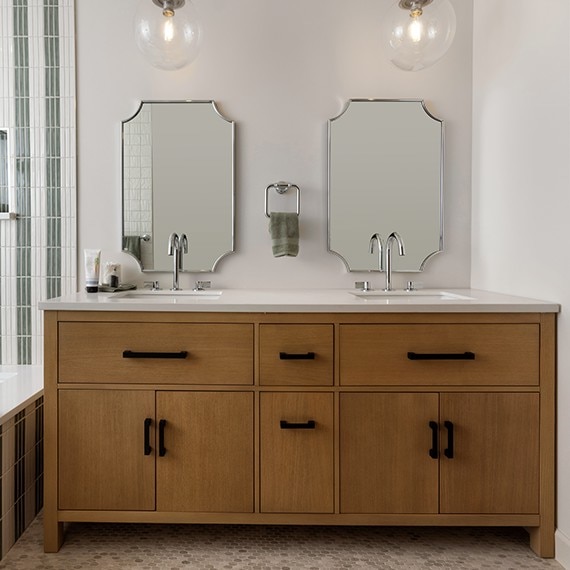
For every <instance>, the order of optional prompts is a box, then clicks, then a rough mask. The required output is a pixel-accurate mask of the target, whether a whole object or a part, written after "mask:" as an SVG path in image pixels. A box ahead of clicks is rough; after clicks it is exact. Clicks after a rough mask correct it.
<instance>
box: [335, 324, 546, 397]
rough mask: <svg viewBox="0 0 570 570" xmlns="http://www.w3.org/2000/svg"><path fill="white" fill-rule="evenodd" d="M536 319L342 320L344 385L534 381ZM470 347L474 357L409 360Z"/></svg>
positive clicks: (521, 383)
mask: <svg viewBox="0 0 570 570" xmlns="http://www.w3.org/2000/svg"><path fill="white" fill-rule="evenodd" d="M539 338H540V327H539V325H537V324H465V325H461V324H454V325H447V324H442V325H439V324H417V325H341V326H340V381H341V384H343V385H394V384H397V385H417V386H425V385H450V386H451V385H458V386H461V385H485V386H492V385H517V386H525V385H537V384H538V382H539V350H538V347H539ZM408 352H416V353H421V354H433V353H446V354H449V353H453V354H461V353H464V352H473V353H474V354H475V359H474V360H409V359H408Z"/></svg>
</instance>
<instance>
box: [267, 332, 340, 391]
mask: <svg viewBox="0 0 570 570" xmlns="http://www.w3.org/2000/svg"><path fill="white" fill-rule="evenodd" d="M333 338H334V335H333V325H326V324H325V325H312V324H307V325H289V324H277V325H273V324H266V325H264V324H262V325H260V327H259V347H260V348H259V361H260V365H259V368H260V383H261V384H264V385H279V386H292V385H297V386H298V385H306V386H331V385H332V384H333V354H334V342H333Z"/></svg>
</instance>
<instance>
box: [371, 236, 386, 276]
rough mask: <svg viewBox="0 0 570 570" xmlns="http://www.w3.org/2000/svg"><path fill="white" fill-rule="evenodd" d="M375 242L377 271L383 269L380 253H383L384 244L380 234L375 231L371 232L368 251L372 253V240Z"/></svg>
mask: <svg viewBox="0 0 570 570" xmlns="http://www.w3.org/2000/svg"><path fill="white" fill-rule="evenodd" d="M375 241H376V242H377V244H378V271H382V269H383V265H384V263H383V261H382V254H383V253H384V246H383V245H382V238H381V237H380V234H378V233H376V234H372V237H371V238H370V245H369V248H370V253H374V242H375Z"/></svg>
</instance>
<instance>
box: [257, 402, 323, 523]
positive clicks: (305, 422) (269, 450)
mask: <svg viewBox="0 0 570 570" xmlns="http://www.w3.org/2000/svg"><path fill="white" fill-rule="evenodd" d="M260 406H261V416H260V430H261V512H264V513H332V512H333V510H334V498H333V497H334V461H333V457H334V452H333V449H334V446H333V431H334V430H333V395H332V394H329V393H318V394H316V393H308V392H304V393H296V392H287V393H279V394H278V393H267V392H266V393H262V394H261V402H260ZM311 422H314V423H311Z"/></svg>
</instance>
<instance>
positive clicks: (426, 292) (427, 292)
mask: <svg viewBox="0 0 570 570" xmlns="http://www.w3.org/2000/svg"><path fill="white" fill-rule="evenodd" d="M349 293H350V294H351V295H355V296H356V297H360V298H361V299H398V300H401V299H413V298H416V297H419V298H421V299H434V300H439V301H473V300H474V297H468V296H467V295H460V294H459V293H451V292H450V291H438V290H433V289H418V290H415V291H404V290H399V291H383V290H382V289H378V290H376V289H371V290H368V291H362V290H360V291H349Z"/></svg>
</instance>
